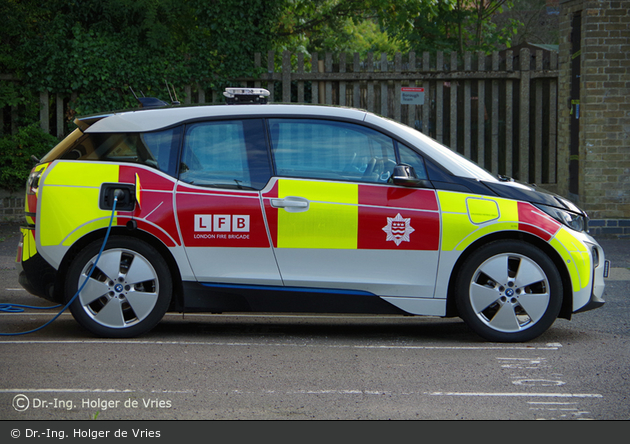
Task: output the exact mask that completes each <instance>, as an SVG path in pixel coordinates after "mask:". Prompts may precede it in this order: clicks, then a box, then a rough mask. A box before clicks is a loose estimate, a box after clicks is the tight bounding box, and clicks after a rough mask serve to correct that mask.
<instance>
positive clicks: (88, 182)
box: [45, 162, 118, 187]
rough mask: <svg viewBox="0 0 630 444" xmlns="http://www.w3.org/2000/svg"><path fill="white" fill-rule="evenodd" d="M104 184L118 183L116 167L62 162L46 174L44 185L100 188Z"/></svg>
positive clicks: (112, 165) (113, 165)
mask: <svg viewBox="0 0 630 444" xmlns="http://www.w3.org/2000/svg"><path fill="white" fill-rule="evenodd" d="M104 182H118V165H115V164H97V163H94V164H88V163H85V162H77V163H72V162H62V163H59V164H57V165H55V166H54V167H53V169H52V170H51V171H50V172H49V173H48V175H47V176H46V182H45V185H63V186H75V187H100V186H101V184H102V183H104Z"/></svg>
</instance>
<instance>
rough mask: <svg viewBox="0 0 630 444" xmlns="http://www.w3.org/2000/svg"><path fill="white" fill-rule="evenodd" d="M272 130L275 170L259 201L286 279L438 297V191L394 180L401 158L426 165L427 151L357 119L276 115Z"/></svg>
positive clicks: (296, 283)
mask: <svg viewBox="0 0 630 444" xmlns="http://www.w3.org/2000/svg"><path fill="white" fill-rule="evenodd" d="M269 129H270V139H271V145H272V155H273V156H272V157H273V160H274V165H275V169H276V171H275V172H276V174H275V177H274V178H273V179H272V181H271V182H270V184H269V186H268V187H266V188H265V190H263V202H264V207H265V213H266V217H267V221H268V224H269V232H270V235H271V238H272V242H273V245H274V247H275V252H276V259H277V261H278V266H279V268H280V272H281V275H282V279H283V281H284V284H285V285H286V286H290V287H308V288H327V289H346V290H363V291H366V292H371V293H376V294H378V295H381V296H404V297H425V298H427V297H428V298H431V297H433V292H434V288H435V279H436V271H437V263H438V254H439V253H438V246H439V234H440V225H439V212H438V205H437V199H436V193H435V190H433V189H418V188H405V187H400V186H395V185H392V184H390V183H388V180H389V177H390V176H391V173H392V171H393V168H394V166H395V165H396V163H397V162H398V161H401V160H403V161H406V162H407V163H411V162H413V163H415V164H414V165H413V166H414V168H416V169H417V170H419V171H418V173H419V174H420V175H422V174H424V165H423V161H422V158H421V157H420V156H419V155H417V154H416V153H415V152H413V151H412V150H410V149H409V148H407V147H404V146H399V145H397V144H396V143H395V142H394V140H392V139H391V138H389V137H387V136H385V135H383V134H381V133H378V132H376V131H374V130H372V129H370V128H367V127H364V126H361V125H357V124H354V123H348V122H337V121H332V120H317V119H270V120H269ZM397 151H399V154H398V155H397ZM401 157H402V158H401ZM425 177H426V176H425Z"/></svg>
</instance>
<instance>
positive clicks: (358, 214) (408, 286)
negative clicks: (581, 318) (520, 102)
mask: <svg viewBox="0 0 630 444" xmlns="http://www.w3.org/2000/svg"><path fill="white" fill-rule="evenodd" d="M267 94H268V93H267ZM267 94H265V91H264V90H255V91H254V90H238V89H233V90H230V91H226V98H227V101H228V103H229V104H225V105H213V106H192V107H180V106H176V107H172V106H160V107H156V108H151V109H149V108H143V109H138V110H133V111H124V112H112V113H103V114H100V115H97V116H88V117H81V118H78V119H76V121H75V123H76V125H77V129H76V130H75V131H74V132H73V133H71V134H70V135H69V136H68V137H66V138H65V140H63V141H62V142H61V143H59V145H58V146H56V147H55V148H54V149H52V150H51V151H50V152H49V153H48V154H46V155H45V156H44V157H43V158H42V159H41V161H40V162H39V163H38V165H37V166H35V167H34V168H33V170H32V173H31V175H30V177H29V179H28V183H27V189H26V225H25V226H24V227H23V228H22V241H21V243H20V245H19V247H18V249H19V251H18V255H17V261H18V263H17V268H18V271H19V280H20V283H21V284H22V285H23V287H24V288H25V289H27V290H28V291H29V292H30V293H32V294H35V295H38V296H41V297H43V298H45V299H48V300H50V301H54V302H58V303H70V302H71V304H70V310H71V312H72V314H73V316H74V318H75V319H76V321H77V322H78V323H79V324H80V325H82V326H83V327H85V328H86V329H87V330H89V331H90V332H92V333H93V334H95V335H98V336H103V337H134V336H137V335H141V334H144V333H146V332H148V331H149V330H150V329H152V328H153V327H154V326H155V325H156V324H157V323H158V322H159V321H160V319H161V318H162V317H163V315H164V314H165V313H166V312H167V311H175V312H210V313H223V312H273V313H283V312H284V313H287V312H291V313H342V314H354V313H370V314H378V315H392V316H395V315H430V316H439V317H454V316H459V317H461V318H462V319H463V320H464V321H465V322H466V324H467V325H468V326H469V327H470V329H471V330H472V331H474V332H476V333H477V334H478V335H480V336H481V337H483V338H484V339H485V340H488V341H497V342H499V341H510V342H520V341H528V340H531V339H533V338H536V337H537V336H539V335H540V334H542V333H543V332H545V331H546V330H547V329H548V328H549V327H550V326H551V325H552V323H553V322H554V321H555V319H556V318H558V317H562V318H567V319H570V318H571V316H572V314H573V313H578V312H583V311H586V310H590V309H593V308H596V307H600V306H601V305H602V304H604V301H603V299H602V295H603V292H604V277H605V276H604V275H605V270H606V269H607V265H608V264H607V261H606V260H605V257H604V251H603V250H602V248H601V247H600V245H599V244H598V243H597V242H596V241H595V240H594V239H593V238H592V237H591V236H590V235H589V234H588V233H587V231H586V228H587V216H586V214H585V213H584V212H583V211H582V210H580V209H579V208H578V207H576V206H575V205H574V204H573V203H571V202H570V201H568V200H567V199H565V198H563V197H560V196H557V195H553V194H550V193H547V192H544V191H543V190H540V189H537V188H536V187H534V186H530V185H526V184H522V183H518V182H515V181H513V180H511V179H507V178H503V177H501V178H499V177H495V176H493V175H491V174H490V173H489V172H487V171H486V170H484V169H482V168H480V167H479V166H477V165H476V164H474V163H473V162H471V161H469V160H466V159H465V158H463V157H462V156H460V155H458V154H456V153H454V152H453V151H451V150H450V149H448V148H447V147H445V146H443V145H440V144H439V143H437V142H436V141H435V140H433V139H430V138H429V137H427V136H425V135H423V134H421V133H419V132H417V131H416V130H414V129H412V128H410V127H407V126H405V125H402V124H399V123H397V122H394V121H392V120H388V119H384V118H381V117H379V116H377V115H375V114H372V113H370V112H366V111H364V110H359V109H350V108H342V107H332V106H313V105H296V104H265V102H266V95H267ZM114 206H115V208H114ZM108 230H109V236H108V237H107V241H106V243H104V240H105V237H106V234H107V233H108ZM101 249H102V252H101Z"/></svg>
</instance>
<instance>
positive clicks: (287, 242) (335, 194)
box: [278, 180, 359, 249]
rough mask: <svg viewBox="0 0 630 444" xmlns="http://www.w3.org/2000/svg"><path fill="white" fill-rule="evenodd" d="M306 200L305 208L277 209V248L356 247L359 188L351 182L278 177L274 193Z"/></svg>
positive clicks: (279, 195) (281, 196)
mask: <svg viewBox="0 0 630 444" xmlns="http://www.w3.org/2000/svg"><path fill="white" fill-rule="evenodd" d="M287 196H295V197H303V198H305V199H308V200H309V208H308V210H306V211H302V212H296V213H289V212H287V211H285V210H283V209H278V247H279V248H321V249H323V248H331V249H356V248H357V237H358V232H359V207H358V203H359V188H358V185H354V184H343V183H329V182H311V181H298V180H281V181H280V182H279V184H278V197H279V198H284V197H287Z"/></svg>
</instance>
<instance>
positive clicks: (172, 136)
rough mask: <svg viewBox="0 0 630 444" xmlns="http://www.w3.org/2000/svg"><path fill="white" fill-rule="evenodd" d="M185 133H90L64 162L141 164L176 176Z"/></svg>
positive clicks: (73, 148)
mask: <svg viewBox="0 0 630 444" xmlns="http://www.w3.org/2000/svg"><path fill="white" fill-rule="evenodd" d="M181 132H182V129H181V127H177V128H171V129H168V130H163V131H156V132H150V133H90V134H87V135H85V136H84V137H82V138H81V139H79V140H78V141H77V143H75V144H74V145H73V146H72V147H70V149H68V150H67V151H66V152H65V153H63V154H62V155H61V156H60V158H61V159H67V160H93V161H108V162H131V163H140V164H143V165H148V166H150V167H153V168H156V169H159V170H160V171H163V172H165V173H167V174H169V175H171V176H175V175H176V174H177V156H178V152H179V142H180V138H181Z"/></svg>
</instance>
